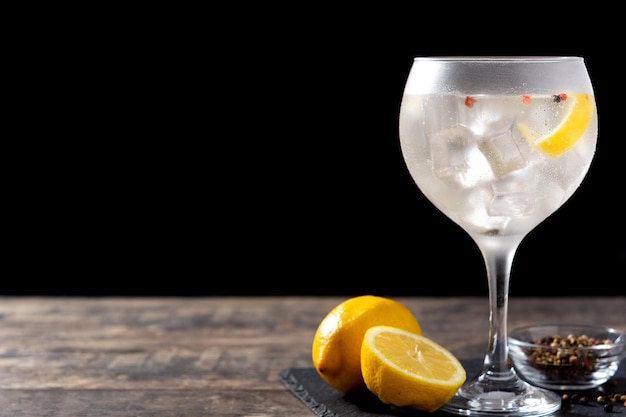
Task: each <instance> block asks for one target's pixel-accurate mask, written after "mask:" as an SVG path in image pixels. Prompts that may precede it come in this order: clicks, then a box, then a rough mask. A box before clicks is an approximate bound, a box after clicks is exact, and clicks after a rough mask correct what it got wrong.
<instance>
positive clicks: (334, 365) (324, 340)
mask: <svg viewBox="0 0 626 417" xmlns="http://www.w3.org/2000/svg"><path fill="white" fill-rule="evenodd" d="M380 325H385V326H392V327H395V328H399V329H402V330H406V331H408V332H412V333H415V334H418V335H421V334H422V328H421V326H420V324H419V322H418V320H417V319H416V318H415V316H414V315H413V313H412V312H411V311H410V310H409V309H408V308H407V307H406V306H405V305H403V304H402V303H400V302H398V301H396V300H392V299H389V298H386V297H379V296H374V295H361V296H356V297H352V298H349V299H347V300H345V301H343V302H342V303H340V304H339V305H337V306H336V307H335V308H333V309H332V310H331V311H330V312H329V313H328V314H327V315H326V316H325V317H324V319H323V320H322V321H321V322H320V324H319V326H318V328H317V331H316V333H315V337H314V338H313V347H312V357H313V365H314V366H315V369H316V370H317V372H318V373H319V375H320V376H321V377H322V379H324V380H325V381H326V382H327V383H328V384H330V385H331V386H332V387H333V388H335V389H337V390H339V391H341V392H343V393H349V392H353V391H357V390H361V389H367V388H366V386H365V382H364V380H363V375H362V373H361V344H362V343H363V337H364V336H365V332H366V331H367V330H368V329H369V328H370V327H373V326H380Z"/></svg>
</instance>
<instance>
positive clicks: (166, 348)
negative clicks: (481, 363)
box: [0, 297, 626, 417]
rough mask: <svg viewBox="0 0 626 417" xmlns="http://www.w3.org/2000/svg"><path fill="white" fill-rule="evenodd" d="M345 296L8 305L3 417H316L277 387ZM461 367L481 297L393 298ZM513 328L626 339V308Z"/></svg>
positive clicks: (559, 305)
mask: <svg viewBox="0 0 626 417" xmlns="http://www.w3.org/2000/svg"><path fill="white" fill-rule="evenodd" d="M346 298H347V297H203V298H184V297H181V298H176V297H160V298H159V297H152V298H146V297H126V298H125V297H104V298H98V297H88V298H81V297H0V417H9V416H11V417H18V416H20V417H22V416H27V417H39V416H42V417H43V416H46V417H51V416H55V417H65V416H85V417H91V416H113V417H117V416H136V417H146V416H155V417H156V416H158V417H188V416H221V417H233V416H248V417H265V416H267V417H269V416H272V417H298V416H302V417H313V416H314V414H313V413H312V412H311V411H310V410H309V409H307V408H306V406H304V405H303V404H302V403H301V402H300V401H299V400H298V399H297V398H295V397H294V396H293V395H292V394H291V393H290V392H289V391H288V390H287V389H286V388H285V387H284V386H283V385H282V384H281V383H280V381H279V379H278V374H279V372H280V371H281V370H283V369H285V368H290V367H312V363H311V343H312V341H313V336H314V333H315V330H316V329H317V326H318V324H319V322H320V321H321V320H322V318H323V317H324V316H325V315H326V314H327V313H328V312H329V311H330V310H331V309H332V308H333V307H334V306H335V305H337V304H338V303H340V302H341V301H343V300H344V299H346ZM396 299H397V300H399V301H401V302H403V303H405V304H406V305H407V307H409V308H410V309H411V311H413V312H414V314H415V315H416V317H417V318H418V320H419V321H420V323H421V324H422V327H423V331H424V334H425V335H427V336H429V337H431V338H432V339H434V340H436V341H438V342H439V343H441V344H443V345H444V346H446V347H448V348H449V349H450V350H451V351H452V352H453V353H455V354H456V355H457V356H458V357H459V358H476V357H482V356H483V355H484V352H485V349H486V348H487V333H488V303H487V299H486V298H481V297H451V298H437V297H435V298H425V297H396ZM509 306H510V311H509V329H511V328H512V327H516V326H519V325H525V324H531V323H547V322H572V323H593V324H604V325H608V326H613V327H616V328H619V329H621V330H626V298H624V297H603V298H598V297H595V298H594V297H591V298H584V297H580V298H512V299H511V300H510V302H509Z"/></svg>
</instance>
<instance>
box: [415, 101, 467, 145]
mask: <svg viewBox="0 0 626 417" xmlns="http://www.w3.org/2000/svg"><path fill="white" fill-rule="evenodd" d="M459 124H461V123H460V116H459V97H457V96H454V95H442V96H441V95H437V96H429V97H426V98H424V133H425V135H426V137H430V136H431V135H432V134H435V133H436V132H439V131H441V130H445V129H449V128H453V127H455V126H458V125H459Z"/></svg>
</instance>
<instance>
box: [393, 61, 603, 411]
mask: <svg viewBox="0 0 626 417" xmlns="http://www.w3.org/2000/svg"><path fill="white" fill-rule="evenodd" d="M597 132H598V124H597V112H596V105H595V95H594V91H593V88H592V83H591V79H590V76H589V73H588V71H587V67H586V64H585V62H584V59H583V58H582V57H574V56H572V57H520V56H511V57H419V58H415V59H414V61H413V65H412V67H411V70H410V72H409V75H408V78H407V80H406V85H405V89H404V94H403V97H402V103H401V107H400V117H399V133H400V144H401V148H402V154H403V157H404V160H405V162H406V165H407V167H408V170H409V172H410V174H411V176H412V178H413V180H414V181H415V183H416V184H417V186H418V188H419V189H420V190H421V191H422V192H423V194H424V195H425V196H426V197H427V198H428V199H429V200H430V201H431V202H432V203H433V204H434V205H435V206H436V207H437V208H438V209H439V210H441V211H442V212H443V213H444V214H445V215H447V216H448V217H449V218H450V219H452V220H453V221H454V222H455V223H456V224H458V225H459V226H460V227H461V228H462V229H463V230H465V231H466V232H467V233H468V234H469V235H470V236H471V237H472V239H473V240H474V241H475V242H476V244H477V245H478V247H479V249H480V251H481V253H482V255H483V258H484V262H485V265H486V270H487V279H488V286H489V308H490V313H489V339H488V349H487V353H486V355H485V358H484V362H483V366H482V369H481V371H480V373H479V374H478V375H477V376H476V377H473V378H468V381H466V383H465V384H464V385H463V386H462V387H461V388H460V389H459V390H458V392H457V393H456V395H455V396H454V397H453V398H452V399H451V400H450V401H449V402H448V403H447V404H446V405H444V406H443V408H442V410H444V411H447V412H450V413H453V414H460V415H466V416H500V415H506V416H542V415H547V414H551V413H554V412H555V411H557V410H559V408H560V404H561V399H560V397H559V396H558V395H557V394H556V393H554V392H551V391H549V390H545V389H541V388H538V387H534V386H532V385H530V384H528V383H526V382H525V381H523V380H522V379H521V378H520V377H519V376H518V375H517V373H516V371H515V369H514V368H513V367H512V365H511V361H510V360H509V349H508V340H507V310H508V298H509V278H510V272H511V268H512V264H513V258H514V256H515V253H516V251H517V248H518V247H519V245H520V243H521V241H522V239H523V238H524V237H525V236H526V235H527V234H528V233H529V232H530V231H531V230H532V229H534V228H535V227H536V226H537V225H538V224H539V223H541V222H542V221H543V220H544V219H546V218H547V217H548V216H550V215H551V214H552V213H554V212H555V211H556V210H557V209H558V208H559V207H560V206H561V205H562V204H563V203H564V202H565V201H567V200H568V199H569V198H570V197H571V196H572V194H573V193H574V192H575V191H576V189H577V188H578V187H579V185H580V184H581V182H582V181H583V178H584V177H585V175H586V173H587V171H588V169H589V166H590V165H591V161H592V159H593V156H594V153H595V150H596V141H597Z"/></svg>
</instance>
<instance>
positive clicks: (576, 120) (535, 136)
mask: <svg viewBox="0 0 626 417" xmlns="http://www.w3.org/2000/svg"><path fill="white" fill-rule="evenodd" d="M568 100H572V101H573V102H572V104H571V105H570V108H569V112H568V114H567V115H566V116H565V118H564V120H563V121H562V122H561V123H560V124H559V125H558V126H557V127H556V128H555V129H554V130H552V131H550V132H548V133H547V134H542V133H540V132H537V131H536V130H535V129H533V128H531V127H530V126H528V125H527V124H525V123H523V122H518V123H517V128H518V129H519V131H520V132H521V133H522V135H523V136H524V138H525V139H526V140H527V141H528V143H530V144H531V145H532V146H533V147H534V148H535V149H537V150H539V151H540V152H541V153H543V154H545V155H548V156H550V157H552V158H557V157H559V156H561V155H563V154H564V153H565V152H567V151H568V150H570V149H571V148H572V147H573V146H574V145H576V143H577V142H578V141H579V140H580V139H581V138H582V136H583V135H584V133H585V131H586V130H587V127H588V126H589V123H590V122H591V119H592V117H593V113H594V103H593V99H592V98H591V97H589V95H588V94H572V95H570V96H569V97H568Z"/></svg>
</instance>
